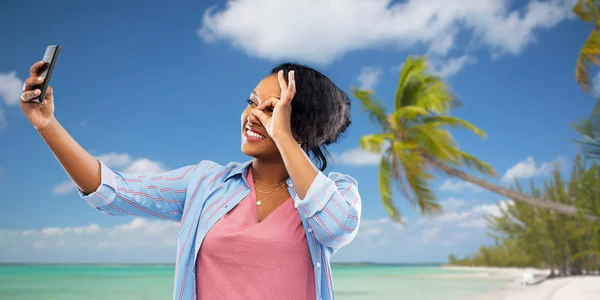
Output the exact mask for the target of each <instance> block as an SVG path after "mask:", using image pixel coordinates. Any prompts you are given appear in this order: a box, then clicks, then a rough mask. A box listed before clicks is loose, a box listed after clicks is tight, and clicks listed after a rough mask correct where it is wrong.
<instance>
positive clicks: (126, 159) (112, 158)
mask: <svg viewBox="0 0 600 300" xmlns="http://www.w3.org/2000/svg"><path fill="white" fill-rule="evenodd" d="M97 158H98V159H99V160H100V161H101V162H103V163H104V164H105V165H107V166H108V167H110V168H112V169H114V170H117V171H122V172H124V173H136V174H147V173H158V172H164V171H166V168H165V167H164V165H163V164H162V163H160V162H156V161H152V160H150V159H147V158H138V159H135V160H133V159H132V157H131V155H129V154H127V153H117V152H110V153H106V154H102V155H98V156H97ZM74 190H75V185H74V184H73V182H72V181H71V180H68V181H65V182H62V183H60V184H58V185H56V186H54V188H53V189H52V192H53V193H54V194H57V195H62V194H68V193H71V192H72V191H74Z"/></svg>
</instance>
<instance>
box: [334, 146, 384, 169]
mask: <svg viewBox="0 0 600 300" xmlns="http://www.w3.org/2000/svg"><path fill="white" fill-rule="evenodd" d="M331 156H332V157H333V161H334V163H335V164H342V165H351V166H376V165H378V164H379V162H380V161H381V154H377V153H371V152H367V151H365V150H362V149H361V148H354V149H350V150H346V151H344V152H342V153H340V154H338V153H331Z"/></svg>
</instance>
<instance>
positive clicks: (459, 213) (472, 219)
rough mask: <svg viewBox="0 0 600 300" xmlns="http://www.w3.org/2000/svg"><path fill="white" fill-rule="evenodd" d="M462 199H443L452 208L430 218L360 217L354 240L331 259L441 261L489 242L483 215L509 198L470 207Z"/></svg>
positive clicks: (494, 211) (496, 211) (491, 213)
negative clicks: (393, 219) (402, 223)
mask: <svg viewBox="0 0 600 300" xmlns="http://www.w3.org/2000/svg"><path fill="white" fill-rule="evenodd" d="M463 202H464V201H462V200H456V199H454V200H450V201H448V202H445V203H446V204H448V203H454V204H456V206H457V208H456V209H455V210H452V211H447V212H445V213H444V214H442V215H439V216H436V217H431V218H423V217H418V218H414V219H413V218H411V219H404V220H403V221H404V225H399V224H396V223H394V222H392V221H391V220H390V219H388V218H381V219H376V220H369V219H363V220H361V224H360V227H359V231H358V234H357V235H356V239H355V241H353V242H352V243H350V244H349V245H348V246H346V247H344V248H342V249H341V250H339V252H338V253H336V255H335V256H334V260H335V261H372V262H423V261H445V259H446V258H447V255H448V254H450V253H455V254H459V255H461V256H462V255H464V254H468V253H469V254H470V253H472V252H473V251H475V250H476V249H477V248H478V247H479V246H480V245H482V244H486V243H491V242H492V240H491V239H490V238H489V236H487V235H486V230H485V227H486V226H487V223H486V221H485V217H486V216H498V215H499V214H500V209H499V208H498V205H500V206H501V207H503V208H506V207H508V205H510V204H512V201H499V202H498V203H497V204H480V205H476V206H470V207H467V206H465V205H463ZM459 209H460V210H459ZM442 247H444V248H442ZM445 247H449V248H445Z"/></svg>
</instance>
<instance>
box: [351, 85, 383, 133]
mask: <svg viewBox="0 0 600 300" xmlns="http://www.w3.org/2000/svg"><path fill="white" fill-rule="evenodd" d="M353 92H354V97H356V98H357V99H358V100H360V102H361V103H362V110H363V111H366V112H367V113H368V114H369V119H371V121H374V122H377V123H378V124H379V125H380V126H381V127H382V128H383V129H384V131H386V130H387V129H388V128H389V124H388V123H387V117H386V114H385V108H384V107H383V105H382V104H381V103H380V102H379V101H376V100H374V99H373V97H372V92H371V91H367V90H356V89H355V90H354V91H353Z"/></svg>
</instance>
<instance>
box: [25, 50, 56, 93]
mask: <svg viewBox="0 0 600 300" xmlns="http://www.w3.org/2000/svg"><path fill="white" fill-rule="evenodd" d="M61 48H62V47H61V46H59V45H50V46H48V47H47V48H46V53H44V58H43V59H42V61H43V62H46V66H45V67H44V68H43V69H42V73H40V74H39V75H38V76H39V77H42V78H44V83H43V84H42V85H41V88H40V89H41V91H42V92H41V93H40V96H39V97H38V98H34V99H31V101H32V102H36V103H42V101H43V100H44V97H45V96H46V90H47V89H48V85H49V84H50V77H52V72H53V71H54V66H55V65H56V60H57V59H58V54H59V53H60V49H61Z"/></svg>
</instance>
